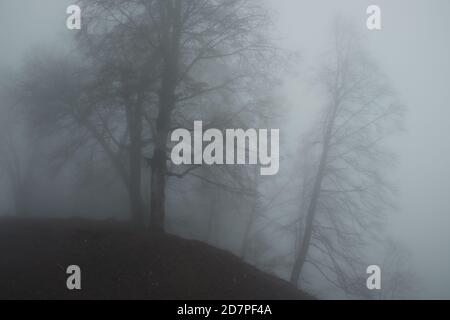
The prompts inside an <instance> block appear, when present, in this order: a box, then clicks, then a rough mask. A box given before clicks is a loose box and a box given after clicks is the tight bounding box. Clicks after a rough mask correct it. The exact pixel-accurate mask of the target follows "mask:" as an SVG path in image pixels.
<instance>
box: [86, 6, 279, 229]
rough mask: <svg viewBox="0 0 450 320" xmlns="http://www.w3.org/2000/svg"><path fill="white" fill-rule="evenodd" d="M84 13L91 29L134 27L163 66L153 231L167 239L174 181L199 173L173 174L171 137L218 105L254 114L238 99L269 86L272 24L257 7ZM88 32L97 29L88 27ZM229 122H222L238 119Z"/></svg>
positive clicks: (154, 120) (94, 9) (155, 134)
mask: <svg viewBox="0 0 450 320" xmlns="http://www.w3.org/2000/svg"><path fill="white" fill-rule="evenodd" d="M83 5H84V7H85V8H86V9H85V12H86V16H87V21H88V22H89V21H94V19H93V17H96V19H95V21H98V20H97V18H98V16H103V17H104V21H107V25H106V26H108V24H109V26H110V25H123V26H126V28H127V30H128V31H130V32H131V33H132V34H133V35H134V36H135V37H136V38H139V39H140V41H141V42H142V43H145V44H146V45H147V44H148V50H147V51H146V54H147V59H148V61H151V60H153V59H154V57H155V56H159V57H160V58H161V63H160V64H159V65H158V70H157V77H158V87H157V90H156V92H155V93H156V100H155V112H154V113H153V114H151V115H149V116H148V119H149V120H150V122H151V123H149V126H150V127H151V128H153V131H152V141H153V144H152V156H151V161H150V164H151V171H152V173H151V188H150V189H151V204H150V206H151V223H150V224H151V227H152V229H154V231H158V232H159V231H163V230H164V217H165V197H166V191H165V190H166V180H167V176H175V177H180V176H184V175H186V174H187V173H190V172H191V170H192V169H190V168H188V169H187V170H188V171H186V173H180V172H178V173H173V172H170V171H169V168H168V164H167V146H168V137H169V134H170V132H171V130H173V129H174V128H176V126H177V125H180V124H184V123H185V122H186V119H189V118H192V116H201V112H202V110H203V111H204V110H205V109H207V108H209V107H210V106H209V105H208V104H210V103H211V104H212V105H218V103H217V101H221V102H222V106H223V105H224V104H226V103H225V101H226V102H227V103H228V104H229V105H231V104H235V105H237V104H239V105H240V106H241V108H242V109H246V108H248V105H249V103H250V101H249V98H248V97H245V95H244V94H240V95H236V97H233V95H234V94H236V92H238V91H239V90H242V91H244V89H245V88H247V87H249V86H251V85H253V84H254V82H261V81H266V80H268V77H267V74H266V72H265V71H266V68H262V67H261V66H266V65H268V64H269V63H268V62H270V59H268V57H272V56H273V55H274V51H275V50H274V48H273V46H272V45H271V44H270V42H269V41H268V39H267V33H264V30H265V27H266V26H267V23H268V21H269V19H268V16H267V14H266V13H265V11H264V10H263V8H262V6H261V4H259V2H257V1H252V0H231V1H205V0H193V1H182V0H169V1H161V0H150V1H148V0H147V1H143V0H141V1H131V0H116V1H104V0H95V1H86V2H83ZM85 29H86V30H87V32H92V31H91V30H92V29H93V28H90V27H89V23H88V24H85ZM94 29H95V28H94ZM261 61H266V63H261ZM257 66H258V67H257ZM239 99H240V101H238V100H239ZM246 105H247V106H246ZM229 110H232V108H230V109H229ZM225 114H227V116H226V117H225V118H222V122H223V121H224V120H226V119H227V118H230V114H232V112H228V113H226V112H225ZM183 122H184V123H183Z"/></svg>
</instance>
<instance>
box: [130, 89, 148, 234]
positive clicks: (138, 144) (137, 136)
mask: <svg viewBox="0 0 450 320" xmlns="http://www.w3.org/2000/svg"><path fill="white" fill-rule="evenodd" d="M126 101H127V104H128V108H127V122H128V134H129V138H130V146H129V149H128V171H129V179H128V194H129V201H130V211H131V218H132V221H133V223H134V224H135V225H136V226H140V227H142V226H144V224H145V221H144V203H143V200H142V190H141V182H142V181H141V180H142V118H143V115H142V99H141V97H140V96H139V97H138V98H137V101H136V102H135V103H131V101H130V99H126Z"/></svg>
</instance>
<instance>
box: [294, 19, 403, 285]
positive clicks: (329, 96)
mask: <svg viewBox="0 0 450 320" xmlns="http://www.w3.org/2000/svg"><path fill="white" fill-rule="evenodd" d="M330 47H331V50H330V52H329V53H328V54H329V60H328V62H327V63H326V64H325V65H324V66H323V67H322V68H321V69H320V70H319V72H318V77H317V84H318V85H319V87H320V88H321V92H322V93H323V98H324V102H323V104H324V107H323V110H322V111H321V112H322V113H321V118H320V121H319V122H318V124H317V126H316V127H315V128H314V130H313V131H312V133H311V135H310V136H309V139H308V140H309V143H308V144H307V145H306V146H305V147H304V149H303V150H304V152H305V153H306V155H307V157H305V159H308V160H305V161H307V163H306V164H305V167H306V168H308V169H307V172H306V173H305V174H304V179H303V181H304V184H303V194H304V197H303V199H304V202H303V208H304V209H302V210H301V215H300V218H301V221H300V223H301V226H302V230H301V231H300V238H299V241H298V244H297V250H296V253H295V263H294V266H293V269H292V274H291V282H292V283H294V284H297V283H298V280H299V277H300V274H301V273H302V271H303V269H304V265H305V264H306V263H309V264H310V265H311V266H313V267H314V268H316V269H317V270H318V271H319V272H320V273H321V274H322V275H323V276H324V277H325V278H326V279H327V280H329V281H331V282H332V283H333V284H335V285H336V286H337V287H339V288H341V289H343V290H344V291H345V292H350V291H351V289H352V285H353V280H354V279H355V278H357V277H358V276H359V275H360V274H361V270H365V267H367V266H365V267H364V256H365V254H364V248H367V247H366V245H368V244H370V243H371V241H372V240H377V239H380V238H382V237H381V236H380V234H381V233H380V232H381V230H382V226H383V222H384V216H385V214H386V212H387V210H388V209H389V208H391V207H392V204H393V202H392V201H391V200H392V195H393V191H394V190H393V188H392V186H391V185H390V184H389V182H388V181H387V179H386V178H385V176H384V175H383V173H384V172H385V170H386V169H387V168H388V167H389V166H390V165H391V161H392V156H391V155H390V154H389V152H387V151H386V148H385V146H384V145H383V143H382V142H383V139H384V138H386V137H388V136H389V135H391V134H392V133H393V132H395V131H397V130H398V129H399V127H400V125H401V119H402V113H403V112H402V110H403V107H402V105H401V104H400V103H398V101H397V99H396V97H395V94H394V92H393V91H392V90H391V88H390V87H389V85H388V81H387V79H386V77H385V76H384V75H383V74H382V73H381V72H380V70H379V68H378V66H377V64H376V63H375V62H374V61H373V60H372V59H371V58H370V55H369V54H368V53H367V51H366V50H365V49H364V47H363V42H362V40H361V39H360V37H359V35H358V33H357V32H355V30H354V29H353V28H352V27H351V26H350V25H349V24H348V23H346V22H345V21H343V20H337V22H336V24H335V29H334V34H333V42H332V45H331V46H330ZM311 159H312V161H311V162H309V161H310V160H311ZM303 210H304V211H303Z"/></svg>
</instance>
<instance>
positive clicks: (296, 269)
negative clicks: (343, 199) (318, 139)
mask: <svg viewBox="0 0 450 320" xmlns="http://www.w3.org/2000/svg"><path fill="white" fill-rule="evenodd" d="M332 108H333V109H332V110H331V115H330V118H329V119H328V123H327V128H326V132H325V135H324V143H323V148H322V153H321V155H320V162H319V168H318V171H317V175H316V178H315V181H314V186H313V190H312V194H311V199H310V201H309V206H308V211H307V216H306V221H305V230H304V235H303V238H302V242H301V246H300V250H299V252H298V254H297V256H296V258H295V262H294V266H293V268H292V273H291V283H292V284H294V285H295V286H297V284H298V280H299V278H300V274H301V273H302V270H303V266H304V265H305V261H306V257H307V255H308V251H309V246H310V243H311V237H312V232H313V227H314V218H315V215H316V209H317V204H318V201H319V197H320V191H321V189H322V182H323V178H324V177H325V170H326V165H327V161H328V153H329V150H330V142H331V137H332V133H333V128H334V121H335V119H336V114H337V109H338V103H335V104H334V105H333V107H332Z"/></svg>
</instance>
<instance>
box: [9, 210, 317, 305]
mask: <svg viewBox="0 0 450 320" xmlns="http://www.w3.org/2000/svg"><path fill="white" fill-rule="evenodd" d="M69 265H79V266H80V268H81V274H82V277H81V278H82V290H80V291H69V290H67V288H66V279H67V277H68V275H67V274H66V268H67V266H69ZM13 298H19V299H246V300H247V299H308V298H310V297H309V296H308V295H307V294H304V293H302V292H300V291H298V290H296V289H295V288H293V287H292V286H291V285H290V284H288V283H287V282H285V281H282V280H279V279H277V278H275V277H272V276H269V275H267V274H265V273H263V272H261V271H259V270H257V269H256V268H254V267H252V266H250V265H248V264H245V263H243V262H241V261H240V260H239V259H238V258H236V257H235V256H233V255H231V254H230V253H227V252H225V251H222V250H218V249H215V248H212V247H210V246H207V245H205V244H202V243H200V242H196V241H189V240H183V239H180V238H177V237H175V236H169V235H165V236H151V235H148V234H146V233H144V232H142V233H137V232H136V231H134V230H132V229H131V228H130V227H128V226H126V225H123V224H119V223H115V222H93V221H85V220H78V219H70V220H50V219H31V220H19V219H14V218H1V219H0V299H13Z"/></svg>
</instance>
